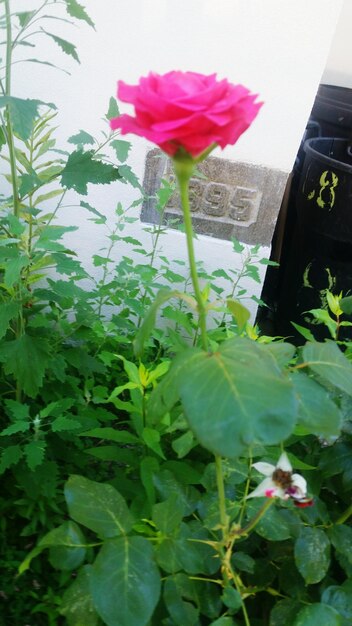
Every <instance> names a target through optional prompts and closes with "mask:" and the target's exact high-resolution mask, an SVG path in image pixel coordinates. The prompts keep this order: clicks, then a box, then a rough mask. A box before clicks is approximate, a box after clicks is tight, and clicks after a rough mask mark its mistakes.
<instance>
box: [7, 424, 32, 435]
mask: <svg viewBox="0 0 352 626" xmlns="http://www.w3.org/2000/svg"><path fill="white" fill-rule="evenodd" d="M29 428H30V424H29V422H22V421H18V422H16V423H15V424H11V426H8V427H7V428H4V430H2V431H1V432H0V436H1V437H4V436H9V435H15V434H16V433H25V432H26V431H27V430H29Z"/></svg>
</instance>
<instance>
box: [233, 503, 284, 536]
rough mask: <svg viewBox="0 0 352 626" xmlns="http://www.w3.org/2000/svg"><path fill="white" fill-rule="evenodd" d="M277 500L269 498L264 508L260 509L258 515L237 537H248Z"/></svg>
mask: <svg viewBox="0 0 352 626" xmlns="http://www.w3.org/2000/svg"><path fill="white" fill-rule="evenodd" d="M274 500H275V498H267V500H266V502H265V503H264V504H263V506H262V508H261V509H259V511H258V513H257V515H255V516H254V517H253V518H252V519H251V520H250V522H248V524H247V526H244V527H243V528H241V529H240V530H239V531H238V532H237V533H236V536H237V537H241V536H242V535H248V533H250V532H251V530H253V528H255V527H256V525H257V524H258V522H259V521H260V520H261V519H262V517H263V516H264V515H265V513H266V512H267V510H268V509H269V508H270V507H271V505H272V504H273V503H274Z"/></svg>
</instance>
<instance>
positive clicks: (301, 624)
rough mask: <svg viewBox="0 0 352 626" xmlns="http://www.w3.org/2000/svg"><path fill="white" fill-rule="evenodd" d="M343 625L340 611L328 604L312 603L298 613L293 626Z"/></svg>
mask: <svg viewBox="0 0 352 626" xmlns="http://www.w3.org/2000/svg"><path fill="white" fill-rule="evenodd" d="M318 624H321V626H342V621H341V617H340V616H339V614H338V612H337V611H335V609H333V608H332V607H330V606H328V605H327V604H321V603H319V604H318V603H317V604H311V605H310V606H306V607H304V608H303V609H301V611H300V612H299V613H298V615H297V617H296V619H295V621H294V622H293V626H317V625H318Z"/></svg>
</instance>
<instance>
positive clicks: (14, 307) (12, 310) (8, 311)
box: [0, 302, 20, 339]
mask: <svg viewBox="0 0 352 626" xmlns="http://www.w3.org/2000/svg"><path fill="white" fill-rule="evenodd" d="M19 312H20V304H19V303H18V302H4V303H2V304H0V339H2V338H3V337H4V335H5V334H6V331H7V329H8V327H9V325H10V322H11V320H13V319H15V318H16V317H17V315H18V314H19Z"/></svg>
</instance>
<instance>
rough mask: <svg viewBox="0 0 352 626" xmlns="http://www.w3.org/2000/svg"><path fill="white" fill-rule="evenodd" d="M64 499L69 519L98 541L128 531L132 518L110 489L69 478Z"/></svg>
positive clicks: (111, 488) (80, 477)
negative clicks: (99, 538)
mask: <svg viewBox="0 0 352 626" xmlns="http://www.w3.org/2000/svg"><path fill="white" fill-rule="evenodd" d="M65 497H66V501H67V505H68V509H69V512H70V514H71V516H72V518H73V519H74V520H76V521H77V522H79V523H81V524H83V526H86V527H87V528H90V529H91V530H94V531H95V532H96V533H98V534H99V535H100V536H101V537H116V536H118V535H120V534H122V533H126V532H128V531H129V530H130V529H131V526H132V518H131V516H130V514H129V512H128V509H127V506H126V503H125V501H124V499H123V498H122V496H121V495H120V494H119V493H118V492H117V491H116V489H114V487H112V486H111V485H100V484H99V483H96V482H93V481H92V480H88V479H87V478H83V476H71V478H70V479H69V481H68V483H67V484H66V487H65Z"/></svg>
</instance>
